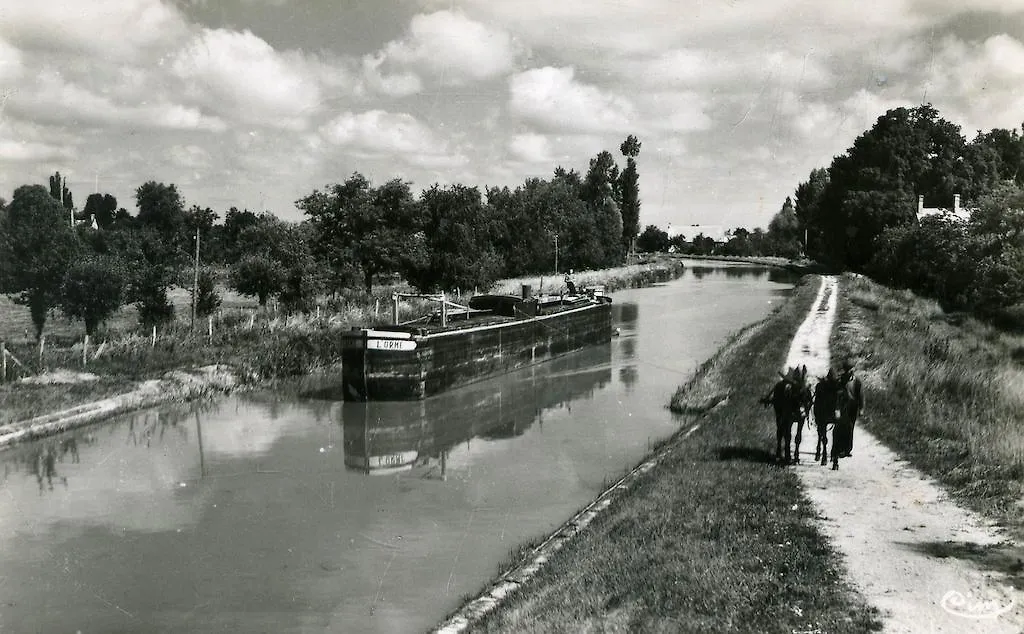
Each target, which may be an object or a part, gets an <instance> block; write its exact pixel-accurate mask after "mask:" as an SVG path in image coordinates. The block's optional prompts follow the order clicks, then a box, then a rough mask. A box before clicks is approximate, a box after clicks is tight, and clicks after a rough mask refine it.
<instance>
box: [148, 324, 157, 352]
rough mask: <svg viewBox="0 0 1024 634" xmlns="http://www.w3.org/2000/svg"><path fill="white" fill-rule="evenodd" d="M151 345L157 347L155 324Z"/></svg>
mask: <svg viewBox="0 0 1024 634" xmlns="http://www.w3.org/2000/svg"><path fill="white" fill-rule="evenodd" d="M149 347H150V348H155V347H156V326H155V325H154V326H153V342H152V343H151V344H149Z"/></svg>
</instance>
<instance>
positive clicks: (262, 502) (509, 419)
mask: <svg viewBox="0 0 1024 634" xmlns="http://www.w3.org/2000/svg"><path fill="white" fill-rule="evenodd" d="M688 265H689V266H688V269H687V271H686V273H685V275H684V276H683V277H682V278H680V279H678V280H675V281H673V282H670V283H667V284H664V285H661V286H658V287H654V288H646V289H635V290H626V291H619V292H616V293H615V294H614V301H615V303H614V304H613V306H614V310H615V312H614V316H613V319H614V322H615V323H614V325H615V327H617V328H619V330H620V336H619V337H616V338H614V339H613V340H612V342H611V344H610V345H607V346H601V347H596V348H591V349H588V350H586V351H583V352H580V353H575V354H572V355H568V356H565V357H562V358H560V359H557V360H555V361H553V362H550V363H547V364H543V365H540V366H536V367H534V368H531V369H529V370H526V371H522V372H518V373H515V374H510V375H506V376H503V377H500V378H497V379H493V380H490V381H486V382H482V383H478V384H475V385H473V386H470V387H468V388H464V389H462V390H457V391H455V392H451V393H449V394H445V395H442V396H440V397H435V398H433V399H429V400H427V401H423V402H418V403H402V404H387V405H380V404H378V405H373V404H371V405H362V404H345V405H342V404H341V403H340V402H338V401H337V400H335V399H334V396H335V394H334V393H333V391H332V390H331V389H330V386H328V387H327V388H326V389H311V388H310V389H305V390H301V392H302V393H301V394H300V395H298V396H289V395H284V394H281V393H262V394H256V395H240V396H235V397H231V398H227V399H224V400H221V401H219V402H217V403H215V404H213V405H212V406H210V405H207V406H206V409H205V410H196V409H188V408H186V407H182V406H178V407H167V408H160V409H155V410H150V411H147V412H140V413H137V414H136V415H134V416H131V417H125V418H121V419H117V420H114V421H112V422H110V423H109V424H105V425H102V426H98V427H93V428H87V429H82V430H79V431H77V432H73V433H70V434H66V435H62V436H57V437H53V438H48V439H45V440H40V441H37V442H33V443H29V444H25V445H22V446H19V447H15V448H13V449H10V450H6V451H4V452H2V453H0V460H2V461H3V462H4V465H5V479H4V483H3V486H4V488H5V489H6V491H5V493H6V495H4V496H3V497H2V501H0V514H2V515H0V516H2V517H3V518H4V519H3V520H2V521H0V534H2V539H0V570H3V571H4V577H5V578H6V580H7V581H6V583H4V584H2V585H0V605H2V606H3V608H2V609H0V629H7V630H10V631H65V630H67V631H75V630H81V631H83V632H88V631H133V630H134V631H167V632H175V631H181V632H202V631H224V630H228V631H274V632H291V631H303V632H306V631H353V632H396V631H402V632H405V631H417V630H422V629H426V628H428V627H430V626H431V625H433V624H435V623H436V622H438V621H439V620H440V619H441V618H443V617H444V616H445V614H447V613H449V612H450V611H451V610H453V609H454V608H456V607H457V606H458V605H459V604H460V603H461V602H462V599H463V598H464V597H465V596H466V595H467V594H470V593H474V592H475V591H477V590H479V589H480V588H481V587H482V586H483V585H484V583H486V581H487V580H488V579H490V578H491V577H492V576H493V575H494V574H495V573H497V572H498V566H499V565H500V564H501V562H503V561H504V560H505V559H507V556H508V554H509V552H511V551H513V550H515V548H516V546H517V545H518V544H520V543H522V542H524V541H527V540H530V539H533V538H536V537H538V536H541V535H544V534H546V533H548V532H550V531H551V530H553V529H554V528H555V527H557V526H558V525H559V524H561V522H562V521H564V520H565V519H566V518H567V517H569V516H571V515H572V514H573V513H574V512H575V511H576V510H577V509H579V508H580V507H582V506H584V505H585V504H586V503H587V502H589V501H590V500H591V499H592V498H593V497H594V496H595V495H597V494H598V493H600V492H601V490H602V489H603V487H604V485H605V484H606V483H607V482H609V481H611V480H613V479H614V478H615V477H617V476H619V475H621V474H622V473H623V472H624V471H625V470H626V469H628V468H629V467H631V466H632V465H633V464H635V463H636V462H637V461H639V460H640V459H641V458H642V457H643V456H644V455H645V454H646V453H647V451H648V449H649V447H650V446H651V445H652V444H653V443H655V442H657V441H658V440H660V439H663V438H665V437H667V436H669V435H670V434H671V433H672V432H674V431H675V430H676V423H675V422H674V421H673V419H672V417H671V415H670V414H669V412H668V411H667V409H666V405H667V402H668V400H669V398H670V396H671V394H672V392H673V391H674V390H675V388H676V387H677V386H678V385H680V384H681V383H683V382H685V380H686V378H687V377H688V376H689V375H690V374H692V372H693V371H694V370H695V369H696V367H697V366H698V365H699V364H700V363H701V362H702V361H703V360H704V359H706V358H708V357H710V356H711V355H712V354H713V353H714V351H715V350H716V349H717V348H718V346H720V345H721V343H722V342H723V341H724V340H725V339H726V338H727V336H728V335H729V334H730V333H732V332H734V331H735V330H737V329H739V328H740V327H742V326H744V325H746V324H748V323H751V322H753V321H756V320H759V319H761V318H762V317H764V316H765V315H766V314H767V313H768V312H769V311H770V310H771V308H772V306H773V305H774V304H775V303H778V302H779V301H781V300H782V299H783V298H784V297H785V296H786V294H787V293H788V292H789V290H790V289H791V288H792V285H793V283H794V282H795V276H793V275H792V274H789V273H786V272H782V271H778V270H772V269H768V268H761V267H751V266H745V265H732V264H724V263H721V264H720V263H699V262H691V263H688Z"/></svg>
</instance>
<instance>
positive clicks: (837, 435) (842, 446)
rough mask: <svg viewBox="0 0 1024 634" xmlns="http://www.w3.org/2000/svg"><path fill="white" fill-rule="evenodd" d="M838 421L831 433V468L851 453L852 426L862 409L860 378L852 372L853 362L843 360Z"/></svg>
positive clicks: (862, 395)
mask: <svg viewBox="0 0 1024 634" xmlns="http://www.w3.org/2000/svg"><path fill="white" fill-rule="evenodd" d="M838 405H839V421H838V422H837V423H836V427H835V431H834V432H833V433H832V468H833V469H838V468H839V458H846V457H849V456H850V455H852V454H853V426H854V424H855V423H856V422H857V417H858V416H859V415H860V412H861V410H863V409H864V392H863V389H862V388H861V383H860V379H859V378H857V377H856V376H854V374H853V363H851V362H850V361H844V362H843V373H842V375H840V377H839V403H838Z"/></svg>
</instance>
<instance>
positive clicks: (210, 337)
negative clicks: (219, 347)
mask: <svg viewBox="0 0 1024 634" xmlns="http://www.w3.org/2000/svg"><path fill="white" fill-rule="evenodd" d="M208 319H209V321H208V322H207V331H208V332H209V335H210V336H209V340H210V343H211V344H212V343H213V315H210V316H209V318H208Z"/></svg>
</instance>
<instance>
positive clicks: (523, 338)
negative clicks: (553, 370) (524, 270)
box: [342, 302, 612, 401]
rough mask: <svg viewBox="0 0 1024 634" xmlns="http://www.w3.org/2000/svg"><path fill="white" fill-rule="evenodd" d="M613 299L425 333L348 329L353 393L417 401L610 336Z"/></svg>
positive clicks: (346, 365) (345, 369)
mask: <svg viewBox="0 0 1024 634" xmlns="http://www.w3.org/2000/svg"><path fill="white" fill-rule="evenodd" d="M611 334H612V324H611V304H610V303H607V302H594V303H587V304H584V305H583V306H580V307H577V308H569V309H566V310H561V311H559V312H556V313H551V314H544V315H540V316H536V317H523V318H518V319H512V318H510V319H509V320H508V321H503V322H500V323H492V324H487V325H480V326H469V325H467V326H465V327H460V328H453V329H449V330H442V331H439V332H430V333H426V332H424V331H422V330H419V329H410V328H401V327H379V328H372V329H371V328H360V329H354V330H353V331H351V332H348V333H345V335H344V337H345V340H344V349H343V352H342V382H343V393H344V399H345V400H346V401H414V400H419V399H424V398H427V397H429V396H432V395H434V394H438V393H440V392H443V391H445V390H449V389H452V388H455V387H459V386H462V385H467V384H469V383H473V382H474V381H478V380H481V379H484V378H487V377H490V376H494V375H496V374H500V373H504V372H509V371H511V370H515V369H518V368H522V367H526V366H528V365H531V364H534V363H542V362H544V361H547V360H549V359H552V358H555V357H557V356H559V355H562V354H565V353H567V352H572V351H574V350H579V349H581V348H584V347H586V346H590V345H595V344H601V343H607V342H608V341H610V340H611Z"/></svg>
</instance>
